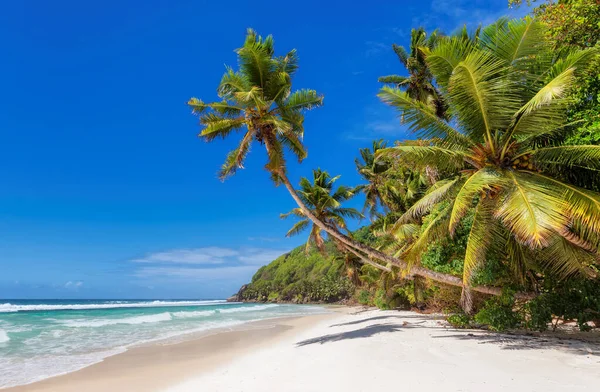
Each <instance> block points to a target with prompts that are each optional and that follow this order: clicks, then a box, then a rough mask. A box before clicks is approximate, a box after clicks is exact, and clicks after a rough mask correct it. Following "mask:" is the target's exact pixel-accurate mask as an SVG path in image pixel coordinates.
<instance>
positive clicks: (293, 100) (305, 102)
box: [285, 89, 323, 110]
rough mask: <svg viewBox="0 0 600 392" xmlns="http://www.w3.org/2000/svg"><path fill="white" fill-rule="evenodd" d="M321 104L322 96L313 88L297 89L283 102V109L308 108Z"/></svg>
mask: <svg viewBox="0 0 600 392" xmlns="http://www.w3.org/2000/svg"><path fill="white" fill-rule="evenodd" d="M322 104H323V96H322V95H319V94H317V92H316V91H315V90H308V89H303V90H298V91H295V92H293V93H292V94H291V95H290V96H289V98H288V99H287V101H286V102H285V110H310V109H314V108H317V107H319V106H321V105H322Z"/></svg>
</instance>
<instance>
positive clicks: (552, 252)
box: [537, 236, 598, 278]
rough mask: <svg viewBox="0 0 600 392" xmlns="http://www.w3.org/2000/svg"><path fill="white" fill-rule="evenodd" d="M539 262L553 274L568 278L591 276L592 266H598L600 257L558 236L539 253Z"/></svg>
mask: <svg viewBox="0 0 600 392" xmlns="http://www.w3.org/2000/svg"><path fill="white" fill-rule="evenodd" d="M537 259H538V262H539V263H540V265H541V266H542V267H543V268H544V269H545V270H547V271H548V272H550V273H551V274H553V275H555V276H558V277H561V278H568V277H571V276H574V275H578V274H579V275H583V276H590V275H592V272H591V270H590V268H589V267H590V266H592V265H597V264H598V255H595V254H593V253H590V252H587V251H585V250H584V249H582V248H581V247H579V246H576V245H573V244H572V243H570V242H569V241H567V240H566V239H565V238H563V237H560V236H556V237H554V239H553V241H552V242H551V243H550V244H549V245H548V246H547V247H546V248H543V249H541V250H540V251H539V256H538V258H537Z"/></svg>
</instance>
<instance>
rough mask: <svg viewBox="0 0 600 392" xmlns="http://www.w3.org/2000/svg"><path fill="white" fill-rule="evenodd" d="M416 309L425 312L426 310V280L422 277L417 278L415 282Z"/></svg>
mask: <svg viewBox="0 0 600 392" xmlns="http://www.w3.org/2000/svg"><path fill="white" fill-rule="evenodd" d="M413 285H414V293H413V294H414V295H415V307H416V308H417V309H421V310H423V309H424V308H425V293H424V291H425V279H423V277H422V276H415V278H414V280H413Z"/></svg>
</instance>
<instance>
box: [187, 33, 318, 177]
mask: <svg viewBox="0 0 600 392" xmlns="http://www.w3.org/2000/svg"><path fill="white" fill-rule="evenodd" d="M273 44H274V41H273V37H272V36H270V35H269V36H268V37H266V38H265V39H263V38H262V37H261V36H259V35H257V34H256V32H255V31H254V30H252V29H248V32H247V35H246V41H245V42H244V45H243V46H242V47H241V48H240V49H238V50H237V51H236V53H237V56H238V62H239V67H240V69H239V71H237V72H236V71H234V70H233V69H232V68H229V67H227V69H226V72H225V74H224V75H223V78H222V79H221V83H220V84H219V87H218V88H217V92H218V95H219V97H220V98H222V100H221V101H218V102H212V103H205V102H203V101H201V100H199V99H197V98H192V99H190V101H189V102H188V104H189V105H190V106H191V107H192V109H193V112H194V113H195V114H198V115H199V116H200V124H201V125H202V127H203V129H202V132H201V133H200V135H199V136H200V137H201V138H203V139H204V140H206V141H208V142H210V141H213V140H214V139H216V138H226V137H227V136H229V135H230V134H231V133H233V132H234V131H239V130H242V129H243V128H245V129H246V130H245V133H244V136H243V137H242V140H241V142H240V144H239V146H238V147H237V148H236V149H234V150H233V151H231V152H230V153H229V155H227V159H226V160H225V163H224V164H223V166H222V168H221V171H220V172H219V177H220V178H221V179H222V180H223V179H225V178H226V177H227V176H230V175H232V174H234V173H235V172H236V170H237V169H238V168H243V167H244V166H243V164H244V160H245V158H246V155H247V154H248V152H249V151H250V146H251V144H252V142H254V141H256V142H258V143H260V144H261V145H264V146H265V147H266V149H267V154H268V163H267V164H266V166H265V168H266V169H267V170H268V171H269V172H271V173H272V174H273V179H274V180H275V181H278V180H279V178H278V176H277V174H278V173H280V172H284V171H285V159H284V147H286V148H287V149H289V150H290V151H291V152H292V153H293V154H294V155H296V157H297V158H298V160H299V161H302V160H303V159H304V158H306V150H305V149H304V146H303V144H302V137H303V135H304V127H303V121H304V116H303V115H302V112H303V111H305V110H310V109H312V108H316V107H319V106H321V105H322V104H323V96H321V95H319V94H317V92H316V91H314V90H307V89H305V90H298V91H294V92H292V84H291V83H292V78H293V76H294V74H295V72H296V70H297V69H298V57H297V55H296V51H295V50H292V51H290V52H288V53H287V54H286V55H285V56H282V57H277V56H275V50H274V46H273Z"/></svg>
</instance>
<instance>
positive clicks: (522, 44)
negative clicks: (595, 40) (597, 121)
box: [379, 19, 600, 310]
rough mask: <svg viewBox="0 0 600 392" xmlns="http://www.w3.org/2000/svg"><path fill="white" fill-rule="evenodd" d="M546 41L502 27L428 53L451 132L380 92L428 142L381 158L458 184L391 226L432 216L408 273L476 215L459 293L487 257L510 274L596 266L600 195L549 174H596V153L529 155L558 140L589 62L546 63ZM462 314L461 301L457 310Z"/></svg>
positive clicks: (440, 187)
mask: <svg viewBox="0 0 600 392" xmlns="http://www.w3.org/2000/svg"><path fill="white" fill-rule="evenodd" d="M544 33H545V30H544V27H543V26H542V25H541V24H539V23H538V22H535V21H533V20H531V19H527V20H523V21H521V20H514V21H507V20H501V21H500V22H498V23H496V24H494V25H492V26H489V27H487V28H485V29H483V30H482V31H481V33H480V35H479V37H478V39H477V40H476V41H473V40H464V39H461V38H460V36H458V37H452V38H447V39H444V40H442V41H440V42H439V43H438V44H437V45H436V47H435V48H434V49H433V50H426V51H425V52H424V53H425V54H426V59H427V64H428V65H429V69H430V70H431V72H432V74H433V76H434V77H435V79H436V81H437V83H438V85H439V86H440V88H441V91H442V94H443V97H444V101H445V102H446V103H447V104H448V107H449V111H448V112H449V113H451V114H452V115H453V117H452V118H451V119H450V121H444V120H443V119H440V118H439V117H438V116H436V113H435V111H434V110H432V109H431V108H430V107H429V106H428V105H425V104H423V103H421V102H420V101H417V100H415V99H414V98H412V97H411V96H410V95H409V94H408V93H407V92H405V91H402V90H400V89H398V88H390V87H384V88H383V89H382V91H381V92H380V94H379V96H380V98H381V99H382V100H383V101H384V102H387V103H388V104H390V105H392V106H394V107H396V108H397V109H398V110H399V112H400V114H401V115H403V116H404V118H405V121H406V123H407V124H408V125H409V126H410V127H411V129H413V130H415V131H417V132H418V133H419V134H420V136H422V137H425V138H428V144H427V145H419V146H416V145H399V146H396V147H392V148H389V149H387V150H383V151H380V154H382V155H384V156H387V157H388V158H392V157H393V158H395V159H397V161H398V162H404V163H405V164H407V165H410V167H425V166H431V167H435V168H437V169H439V170H444V171H447V172H454V173H456V174H455V175H454V176H453V177H450V178H448V179H445V180H443V181H440V182H437V183H436V184H435V186H434V187H432V188H431V189H430V190H429V191H428V193H427V194H426V195H425V196H424V197H423V198H422V199H420V200H419V201H417V202H416V203H415V204H414V205H413V206H412V207H411V208H410V209H409V210H408V211H407V212H406V213H405V214H404V215H403V216H402V217H401V218H400V222H413V221H415V220H418V219H420V217H421V216H423V215H424V214H426V213H428V212H429V211H431V210H432V208H433V207H434V206H438V208H439V210H440V211H441V212H439V214H438V215H437V216H436V217H435V219H432V220H431V221H429V223H428V225H427V227H425V228H424V230H423V231H422V232H421V234H420V237H419V238H418V240H416V241H415V242H414V243H413V244H412V246H411V248H410V250H409V251H408V252H407V253H406V254H405V255H404V257H405V259H406V260H407V261H409V262H413V264H414V263H416V262H418V260H419V258H420V255H421V254H422V252H423V251H424V250H425V249H426V248H427V246H428V245H429V244H430V243H431V242H433V241H436V240H438V239H440V238H443V237H444V236H447V235H448V234H449V235H451V236H452V235H454V233H455V230H456V228H457V226H458V225H459V224H460V223H461V221H462V219H463V217H464V216H465V215H466V213H467V212H468V211H469V210H471V209H474V218H473V223H472V227H471V231H470V234H469V237H468V243H467V247H466V254H465V259H464V274H463V284H464V286H463V287H469V285H470V284H471V278H472V276H473V272H474V271H475V270H476V269H477V268H478V267H480V266H481V265H482V264H483V263H484V262H485V261H486V259H487V257H488V255H489V254H490V253H494V254H499V255H503V256H504V257H506V259H507V260H509V261H510V262H511V263H512V265H513V267H514V268H515V270H520V271H525V270H526V269H527V268H529V267H531V265H532V264H533V263H535V264H537V265H538V266H539V267H540V268H543V269H544V270H545V271H548V272H550V273H553V274H557V275H560V276H569V275H572V274H575V273H583V274H593V269H594V268H596V267H594V266H598V262H599V249H600V196H599V195H598V194H597V193H594V192H591V191H588V190H585V189H582V188H578V187H576V186H574V185H571V184H569V183H566V182H563V181H561V180H559V179H557V178H556V176H555V174H556V173H558V172H560V171H561V170H563V171H564V170H565V169H571V170H574V169H578V168H585V169H592V170H596V171H597V170H599V169H600V146H592V145H590V146H554V147H540V146H538V145H537V144H536V140H537V139H538V138H539V137H541V136H545V135H551V134H556V133H560V132H561V131H563V129H564V126H565V125H566V124H565V123H566V119H565V116H566V107H567V105H568V102H569V100H568V99H567V97H568V92H569V90H570V89H571V88H572V87H574V83H575V81H576V76H577V75H578V74H581V73H582V72H585V70H586V68H587V67H588V65H589V64H590V63H591V62H592V60H593V59H594V57H595V56H597V53H598V52H597V51H596V50H594V49H589V50H579V51H575V50H574V51H572V52H570V53H568V54H566V55H564V56H558V55H555V54H553V53H552V50H551V46H550V45H549V43H548V41H547V40H546V39H545V35H544ZM440 203H443V204H442V205H441V206H440V205H439V204H440ZM471 305H472V304H471V298H470V293H469V291H468V290H463V306H464V308H465V309H467V310H470V308H471Z"/></svg>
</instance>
